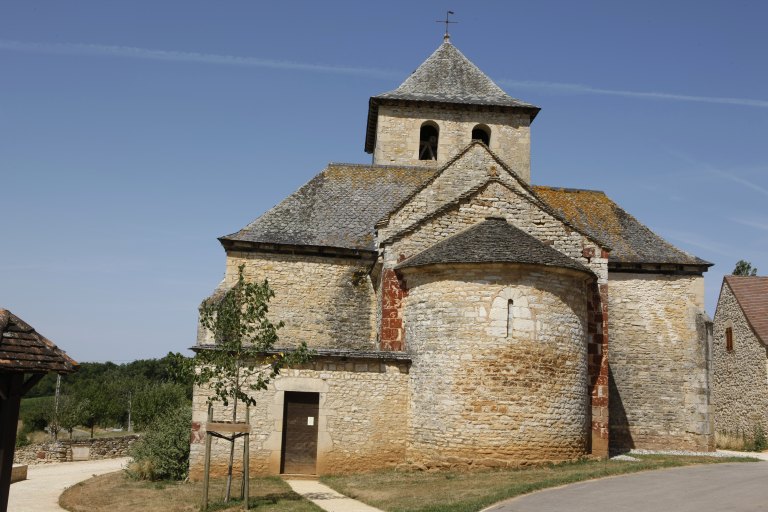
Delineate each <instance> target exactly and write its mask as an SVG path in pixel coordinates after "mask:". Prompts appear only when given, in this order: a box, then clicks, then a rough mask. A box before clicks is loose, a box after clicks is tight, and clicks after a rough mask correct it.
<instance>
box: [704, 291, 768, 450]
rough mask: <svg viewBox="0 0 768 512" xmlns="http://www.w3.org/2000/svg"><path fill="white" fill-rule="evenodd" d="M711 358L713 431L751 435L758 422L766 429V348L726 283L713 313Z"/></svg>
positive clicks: (767, 410)
mask: <svg viewBox="0 0 768 512" xmlns="http://www.w3.org/2000/svg"><path fill="white" fill-rule="evenodd" d="M727 327H730V328H731V329H733V350H732V351H730V352H729V351H727V350H726V347H725V329H726V328H727ZM712 361H713V379H712V402H713V407H714V411H715V429H716V431H717V432H727V433H730V434H732V435H741V434H745V433H746V434H747V436H751V435H753V433H754V429H755V427H756V426H757V425H762V427H763V430H764V431H768V348H767V347H766V346H765V345H763V344H762V343H760V341H759V340H758V339H757V337H756V336H755V333H754V331H753V330H752V328H751V327H750V326H749V324H748V323H747V319H746V318H745V316H744V312H743V311H742V310H741V307H739V304H738V302H737V301H736V297H734V295H733V292H732V291H731V288H730V287H729V286H728V285H727V284H726V283H723V286H722V288H721V290H720V299H719V300H718V303H717V312H716V313H715V324H714V343H713V350H712Z"/></svg>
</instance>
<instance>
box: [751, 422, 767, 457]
mask: <svg viewBox="0 0 768 512" xmlns="http://www.w3.org/2000/svg"><path fill="white" fill-rule="evenodd" d="M766 448H768V439H766V436H765V430H763V425H762V424H760V423H758V424H757V425H755V430H754V433H753V435H752V449H753V450H754V451H756V452H762V451H763V450H765V449H766Z"/></svg>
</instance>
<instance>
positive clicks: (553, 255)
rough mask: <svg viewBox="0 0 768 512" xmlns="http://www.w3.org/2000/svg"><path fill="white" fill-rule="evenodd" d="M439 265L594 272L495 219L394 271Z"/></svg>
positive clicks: (455, 237) (454, 236) (409, 259)
mask: <svg viewBox="0 0 768 512" xmlns="http://www.w3.org/2000/svg"><path fill="white" fill-rule="evenodd" d="M437 263H527V264H532V265H544V266H549V267H562V268H570V269H574V270H580V271H583V272H588V273H590V274H591V273H592V271H591V270H589V269H588V268H587V267H585V266H584V265H582V264H581V263H579V262H578V261H576V260H573V259H571V258H569V257H567V256H565V255H564V254H563V253H561V252H559V251H557V250H555V249H553V248H552V247H550V246H549V245H546V244H544V243H542V242H540V241H539V240H538V239H536V238H534V237H533V236H531V235H529V234H528V233H525V232H524V231H522V230H520V229H519V228H516V227H515V226H513V225H512V224H510V223H508V222H507V221H506V220H505V219H503V218H495V217H490V218H488V219H486V220H485V221H483V222H480V223H479V224H475V225H474V226H472V227H470V228H468V229H466V230H464V231H462V232H461V233H458V234H456V235H453V236H451V237H449V238H446V239H445V240H442V241H440V242H438V243H436V244H435V245H433V246H432V247H430V248H429V249H426V250H424V251H422V252H420V253H419V254H416V255H415V256H412V257H410V258H408V259H407V260H405V261H403V262H402V263H400V264H399V265H398V266H397V267H395V268H408V267H420V266H425V265H433V264H437Z"/></svg>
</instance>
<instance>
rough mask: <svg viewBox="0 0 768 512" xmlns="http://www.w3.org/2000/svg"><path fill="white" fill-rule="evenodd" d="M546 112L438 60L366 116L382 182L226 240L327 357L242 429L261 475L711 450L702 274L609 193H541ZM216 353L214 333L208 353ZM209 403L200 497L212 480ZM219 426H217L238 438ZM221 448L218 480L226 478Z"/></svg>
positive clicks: (314, 188)
mask: <svg viewBox="0 0 768 512" xmlns="http://www.w3.org/2000/svg"><path fill="white" fill-rule="evenodd" d="M539 110H540V109H539V107H536V106H534V105H531V104H529V103H526V102H524V101H520V100H517V99H515V98H512V97H510V96H509V95H507V93H505V92H504V91H503V90H501V89H500V88H499V87H498V86H497V85H496V84H495V83H493V81H492V80H491V79H490V78H488V77H487V76H486V75H485V74H484V73H483V72H482V71H480V70H479V69H478V68H477V67H476V66H475V65H474V64H472V63H471V62H470V61H469V60H468V59H467V58H466V57H465V56H464V55H463V54H462V53H461V52H460V51H459V50H458V49H457V48H456V47H455V46H454V45H453V44H452V43H451V42H450V41H449V40H448V39H447V38H446V40H445V42H444V43H443V44H441V45H440V47H439V48H438V49H437V50H436V51H435V52H434V53H433V54H432V55H431V56H430V57H429V58H428V59H427V60H426V61H424V63H423V64H421V66H419V67H418V69H417V70H416V71H415V72H414V73H413V74H412V75H411V76H409V77H408V78H407V79H406V80H405V82H403V83H402V85H400V86H399V87H398V88H397V89H395V90H393V91H391V92H387V93H384V94H380V95H378V96H373V97H372V98H371V99H370V102H369V106H368V123H367V132H366V140H365V150H366V152H368V153H371V154H372V155H373V163H372V164H371V165H359V164H328V165H327V166H326V168H325V169H324V170H323V171H321V172H320V173H319V174H318V175H317V176H315V177H314V178H313V179H312V180H311V181H309V183H307V184H306V185H304V186H303V187H301V188H300V189H299V190H297V191H296V192H295V193H294V194H292V195H291V196H289V197H288V198H286V199H285V200H284V201H282V202H281V203H280V204H278V205H277V206H275V207H274V208H272V209H271V210H269V211H268V212H266V213H265V214H264V215H262V216H261V217H259V218H257V219H256V220H254V221H253V222H251V223H250V224H248V225H247V226H246V227H244V228H243V229H241V230H240V231H238V232H236V233H233V234H231V235H227V236H224V237H221V238H220V239H219V240H220V242H221V244H222V245H223V247H224V249H225V251H226V255H227V264H226V271H225V277H224V281H223V282H222V284H221V285H220V288H219V290H223V289H226V288H227V287H229V286H232V284H233V283H234V282H235V280H236V278H237V269H238V267H239V266H240V265H245V273H246V276H247V277H248V278H249V279H258V280H261V279H263V278H268V279H269V282H270V284H271V286H272V288H273V289H274V291H275V294H276V296H275V298H274V299H273V301H272V302H271V303H270V312H271V314H272V315H273V318H274V319H275V320H278V319H279V320H282V321H284V322H285V327H284V328H283V329H282V330H281V331H280V344H281V346H283V347H286V348H290V347H291V346H295V345H296V344H297V343H299V342H301V341H306V342H307V343H308V344H309V346H310V347H312V348H314V349H315V350H316V352H317V357H315V359H314V360H313V361H312V362H311V363H310V364H308V365H307V366H306V367H303V368H296V369H291V370H287V371H285V372H284V373H283V375H282V376H281V377H279V378H278V379H277V380H276V381H275V382H274V383H273V384H272V385H271V386H270V389H269V390H268V391H265V392H263V393H262V394H261V395H260V396H259V401H258V404H257V406H255V407H254V408H253V409H252V410H251V418H250V421H251V424H252V427H253V434H252V435H251V441H250V442H251V445H250V453H251V460H250V467H251V468H252V471H253V472H255V473H268V474H270V473H271V474H277V473H316V474H323V473H336V472H349V471H358V470H369V469H376V468H383V467H392V466H401V465H408V464H413V465H418V466H426V467H436V466H437V467H445V466H465V467H490V466H514V465H521V464H532V463H539V462H547V461H563V460H569V459H574V458H577V457H581V456H584V455H589V454H592V455H596V456H605V455H607V454H608V452H609V449H611V450H616V451H621V450H626V449H630V448H633V447H639V448H675V449H694V450H707V449H712V447H713V436H712V427H711V422H712V417H711V411H710V404H709V391H708V390H709V381H708V369H709V368H708V358H707V355H708V344H707V340H708V337H707V333H708V329H707V327H708V325H709V326H710V327H711V324H708V319H707V317H706V315H705V313H704V280H703V273H704V272H705V271H706V270H707V268H708V267H709V266H710V265H711V264H710V263H708V262H706V261H703V260H701V259H699V258H697V257H695V256H692V255H690V254H687V253H685V252H683V251H681V250H679V249H677V248H675V247H673V246H672V245H670V244H669V243H668V242H666V241H664V240H663V239H661V238H660V237H658V236H657V235H656V234H655V233H653V232H652V231H650V230H649V229H648V228H647V227H645V226H644V225H642V224H641V223H640V222H638V221H637V219H635V218H634V217H632V216H631V215H629V214H628V213H626V212H625V211H624V210H622V209H621V208H620V207H619V206H618V205H616V204H615V203H614V202H613V201H611V200H610V199H609V198H608V197H606V195H605V194H604V193H602V192H599V191H593V190H577V189H563V188H552V187H542V186H536V185H533V184H532V183H531V169H530V126H531V123H532V122H533V120H534V119H535V118H536V115H537V114H538V113H539ZM211 343H213V340H212V339H211V337H210V333H207V332H205V331H204V330H201V332H200V335H199V339H198V346H200V347H204V346H207V345H210V344H211ZM205 398H206V395H205V392H204V390H200V389H198V390H196V392H195V398H194V407H195V409H194V417H193V421H194V425H193V443H192V451H191V461H190V467H191V475H192V477H193V478H194V477H198V476H199V475H200V472H201V469H202V460H203V444H202V440H203V438H204V436H203V435H202V431H203V429H204V423H205V418H206V406H205ZM226 414H227V413H226V412H225V411H222V412H221V417H222V418H223V417H227V416H226ZM225 459H226V447H225V445H224V444H221V445H218V446H217V447H215V448H214V460H213V468H214V471H217V470H218V468H223V464H224V461H225Z"/></svg>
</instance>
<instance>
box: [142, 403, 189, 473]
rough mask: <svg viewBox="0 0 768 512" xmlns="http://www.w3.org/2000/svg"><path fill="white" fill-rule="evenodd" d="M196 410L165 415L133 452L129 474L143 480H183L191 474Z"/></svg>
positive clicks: (155, 422) (187, 408)
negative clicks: (191, 435)
mask: <svg viewBox="0 0 768 512" xmlns="http://www.w3.org/2000/svg"><path fill="white" fill-rule="evenodd" d="M191 424H192V408H191V407H190V406H188V405H185V406H181V407H177V408H175V409H170V410H167V411H165V412H163V413H162V414H161V415H160V416H158V417H157V418H156V419H155V420H154V421H153V422H152V423H151V424H150V425H149V428H148V429H147V431H146V432H145V433H144V435H142V436H141V438H140V439H139V440H138V441H136V443H135V444H134V445H133V448H132V449H131V456H132V457H133V463H132V464H130V465H129V467H128V474H129V475H130V476H131V477H133V478H136V479H142V480H182V479H183V478H184V477H185V476H186V474H187V467H188V460H189V432H190V426H191Z"/></svg>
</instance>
